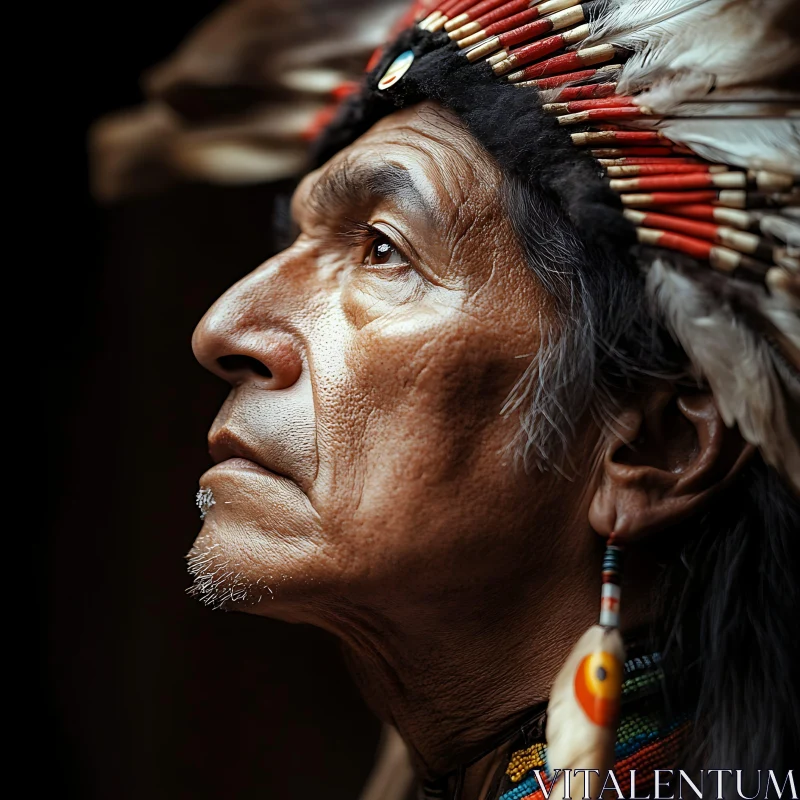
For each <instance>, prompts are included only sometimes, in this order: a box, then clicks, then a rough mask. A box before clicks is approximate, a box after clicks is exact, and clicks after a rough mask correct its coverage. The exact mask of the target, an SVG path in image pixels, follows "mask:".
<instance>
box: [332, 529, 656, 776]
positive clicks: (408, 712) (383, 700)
mask: <svg viewBox="0 0 800 800" xmlns="http://www.w3.org/2000/svg"><path fill="white" fill-rule="evenodd" d="M585 542H586V545H585V547H583V548H582V552H580V553H576V554H574V556H573V557H571V558H570V559H569V560H565V561H564V565H563V566H564V567H565V569H563V570H562V569H559V568H558V567H557V566H556V567H553V566H551V565H549V564H540V565H539V567H538V569H535V570H532V571H531V570H524V572H526V573H527V576H523V575H519V574H514V573H515V571H514V570H510V571H509V574H508V575H506V576H505V577H504V578H503V579H500V580H496V581H495V582H494V587H495V589H494V591H492V590H491V589H490V588H489V587H488V586H484V587H475V588H473V589H472V590H470V591H468V592H467V591H465V592H462V593H449V594H448V596H447V598H446V600H445V601H443V602H440V603H436V604H432V603H431V601H430V599H429V598H427V599H426V602H425V603H421V604H419V605H416V606H413V607H412V606H410V605H409V604H408V599H407V598H406V600H405V605H403V607H402V609H401V610H398V607H399V606H400V604H399V603H396V604H394V607H393V608H392V609H391V613H390V614H384V613H375V611H374V609H372V610H370V612H368V613H367V612H364V610H363V608H361V609H359V610H355V609H352V608H351V609H350V610H349V611H346V612H345V613H344V614H343V615H342V616H339V614H337V616H338V617H339V619H338V620H337V624H335V625H334V626H331V627H335V629H336V633H337V634H338V635H339V636H340V637H341V638H343V639H344V641H345V644H346V652H347V656H348V660H349V663H350V666H351V669H352V672H353V673H354V675H355V677H356V680H357V682H358V684H359V686H360V688H361V690H362V693H363V694H364V696H365V698H366V700H367V702H368V703H369V704H370V706H371V707H372V708H373V710H374V711H375V712H376V714H377V715H378V716H379V717H380V718H381V719H382V720H383V721H385V722H387V723H389V724H391V725H393V726H394V727H395V728H397V730H398V731H399V732H400V735H401V736H402V738H403V739H404V741H405V743H406V745H407V747H408V748H409V751H410V754H411V757H412V760H413V763H414V766H415V768H416V770H417V772H418V774H420V775H421V776H423V777H425V776H440V775H443V774H446V773H447V772H449V771H451V770H453V769H454V768H456V767H458V766H460V765H462V764H464V763H467V762H471V761H473V760H474V759H476V758H478V757H480V756H482V755H484V754H486V752H487V751H488V750H490V749H491V747H492V746H493V745H494V744H500V741H499V740H500V739H501V738H502V736H503V735H504V734H505V733H506V732H507V731H508V728H509V725H510V724H513V722H514V720H515V719H518V718H519V717H520V716H521V715H523V714H524V713H525V711H526V710H528V709H530V708H531V707H533V706H535V705H537V704H540V703H544V702H546V700H547V697H548V695H549V691H550V686H551V684H552V682H553V679H554V678H555V675H556V674H557V673H558V671H559V669H560V668H561V666H562V664H563V663H564V661H565V659H566V657H567V654H568V653H569V651H570V649H571V648H572V646H573V645H574V643H575V642H576V640H577V639H578V637H579V636H580V635H581V634H582V633H583V631H584V630H586V628H588V627H589V626H590V625H592V624H593V623H595V622H596V620H597V614H598V609H599V594H600V563H601V557H602V550H603V546H602V542H601V541H600V540H599V539H597V538H596V537H591V535H589V534H588V533H587V536H586V537H585ZM629 600H633V598H628V596H627V592H626V601H629ZM633 605H634V604H633V603H632V602H626V618H627V619H628V622H629V624H639V623H640V622H641V615H638V614H633V615H632V614H629V613H627V612H628V611H629V610H632V609H633ZM543 609H547V612H546V613H545V612H544V611H543ZM341 610H342V608H341V605H340V606H339V609H338V611H341ZM387 617H388V618H387ZM631 617H633V618H631Z"/></svg>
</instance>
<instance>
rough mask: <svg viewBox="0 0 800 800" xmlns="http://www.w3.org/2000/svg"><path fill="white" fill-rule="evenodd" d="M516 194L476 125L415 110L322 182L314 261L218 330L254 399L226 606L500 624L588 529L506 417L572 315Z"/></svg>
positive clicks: (202, 546)
mask: <svg viewBox="0 0 800 800" xmlns="http://www.w3.org/2000/svg"><path fill="white" fill-rule="evenodd" d="M500 189H501V175H500V173H499V170H498V169H497V167H496V166H495V165H494V163H493V162H492V161H491V159H490V157H489V156H488V155H487V154H486V153H485V152H484V151H483V150H482V149H481V147H480V146H479V145H478V144H477V143H476V142H475V141H474V140H473V139H472V138H471V137H470V135H469V134H468V133H467V132H466V131H465V129H464V128H463V126H462V125H461V124H460V123H459V122H458V120H457V119H456V118H455V117H454V116H452V115H450V114H449V113H446V112H444V111H442V110H440V109H438V108H437V107H435V106H433V105H431V104H423V105H421V106H418V107H416V108H414V109H410V110H405V111H401V112H397V113H395V114H393V115H391V116H390V117H387V118H386V119H384V120H383V121H382V122H380V123H379V124H377V125H376V126H375V127H374V128H373V129H372V130H370V131H369V132H368V133H367V134H366V135H364V136H363V137H362V138H361V139H359V140H358V141H357V142H355V143H354V144H353V145H352V146H350V147H349V148H347V149H346V150H344V151H342V152H341V153H339V154H338V155H337V156H336V157H335V158H334V159H332V161H330V162H329V163H328V164H326V165H325V166H324V167H323V168H321V169H320V170H317V171H316V172H314V173H312V174H311V175H309V176H307V177H306V178H305V180H304V181H303V182H302V184H301V185H300V187H299V188H298V190H297V192H296V194H295V197H294V200H293V216H294V219H295V221H296V223H297V225H298V228H299V236H298V238H297V240H296V241H295V243H294V244H293V245H292V246H291V247H289V248H288V249H287V250H285V251H284V252H282V253H280V254H278V255H277V256H275V257H274V258H272V259H270V260H269V261H267V262H266V263H264V264H263V265H262V266H261V267H259V268H258V269H257V270H255V271H254V272H253V273H251V274H250V275H249V276H247V277H246V278H244V279H243V280H241V281H240V282H239V283H238V284H236V285H235V286H233V287H232V288H231V289H230V290H229V291H228V292H227V293H226V294H225V295H224V296H223V297H222V298H220V300H219V301H218V302H217V303H216V304H215V305H214V306H213V307H212V308H211V309H210V311H209V312H208V313H207V314H206V316H205V318H204V319H203V321H202V322H201V323H200V325H199V326H198V328H197V331H196V332H195V337H194V347H195V352H196V354H197V357H198V359H199V360H200V361H201V362H202V363H203V364H204V365H205V366H206V367H207V368H208V369H210V370H212V371H213V372H215V373H216V374H218V375H219V376H221V377H223V378H224V379H225V380H227V381H229V382H230V383H231V385H232V387H233V388H232V391H231V394H230V395H229V397H228V399H227V400H226V402H225V404H224V405H223V407H222V409H221V410H220V412H219V414H218V416H217V419H216V421H215V422H214V425H213V427H212V429H211V432H210V437H209V439H210V446H211V453H212V455H213V457H214V460H215V461H216V462H217V465H216V466H215V467H213V468H212V469H210V470H209V471H208V472H206V473H205V475H204V476H203V477H202V479H201V481H200V483H201V486H202V487H205V488H208V489H210V490H211V491H212V492H213V496H214V499H215V505H214V506H213V507H212V508H211V510H210V512H209V514H208V515H207V517H206V519H205V523H204V527H203V530H202V532H201V534H200V536H199V538H198V540H197V543H196V545H195V548H194V550H193V555H192V568H193V570H194V571H196V572H197V579H196V580H197V587H198V589H199V591H201V592H204V593H205V594H206V597H207V599H208V600H209V601H210V602H215V603H216V602H221V603H225V604H226V605H238V606H241V607H244V608H248V609H250V610H252V611H255V612H256V613H264V614H270V615H273V616H279V617H282V618H285V619H291V620H309V621H314V622H316V623H317V624H322V625H324V626H327V627H330V628H332V629H337V628H338V627H339V621H340V619H341V618H342V617H346V616H347V615H348V614H359V613H364V612H363V610H364V609H369V612H370V613H378V614H380V613H381V612H386V613H391V614H397V613H400V614H408V615H414V614H419V613H424V609H425V608H426V607H428V604H429V602H430V601H431V600H436V601H444V602H448V600H449V599H450V598H451V599H452V601H453V602H457V601H459V598H462V600H463V598H464V597H467V598H470V599H471V601H472V602H473V603H474V605H475V607H478V606H480V605H481V604H482V603H483V602H484V601H485V599H486V593H487V592H489V593H491V592H495V591H505V590H506V588H505V587H506V584H505V583H504V582H503V583H502V584H501V585H499V584H498V577H499V576H503V575H505V576H508V583H507V586H513V580H512V578H513V576H514V574H515V570H517V569H518V570H522V569H523V568H527V567H526V566H524V564H528V563H529V558H530V556H531V549H532V548H534V549H535V548H540V549H541V552H538V553H534V554H533V555H534V557H536V558H537V560H539V561H541V562H544V561H545V560H546V558H547V556H548V554H551V553H552V552H555V546H554V540H557V539H558V535H559V532H560V531H561V530H563V529H564V528H566V527H568V526H569V525H570V524H571V522H572V521H573V520H575V519H580V518H582V519H584V520H585V518H586V503H585V502H584V500H583V499H581V498H582V487H580V486H577V485H575V484H571V483H569V482H567V481H564V480H558V479H556V478H553V477H552V476H551V475H548V474H541V473H538V472H537V473H533V474H526V472H525V471H524V470H522V469H520V468H519V467H518V465H517V464H515V459H514V442H515V440H516V438H517V436H518V432H519V418H518V416H517V415H516V414H507V415H506V414H502V413H501V409H502V408H503V405H504V402H505V401H506V399H507V398H508V396H509V394H510V393H511V391H512V390H513V388H514V386H515V384H516V383H517V381H518V380H519V379H520V377H521V376H522V375H523V374H524V372H525V370H526V368H527V367H528V365H529V363H530V359H531V356H532V354H534V353H536V351H537V349H538V348H539V346H540V338H539V337H540V330H542V329H543V328H546V324H544V323H547V322H548V321H549V320H551V319H552V318H553V316H554V315H553V311H552V306H551V302H550V300H549V298H548V296H547V295H546V294H545V292H544V291H543V289H542V288H541V286H540V285H539V284H538V283H537V281H536V279H535V278H534V276H533V273H532V272H531V271H530V269H529V267H528V266H527V264H526V261H525V258H524V256H523V253H522V251H521V249H520V248H519V246H518V244H517V242H516V240H515V237H514V233H513V231H512V228H511V224H510V222H509V220H508V219H507V217H506V215H505V213H504V210H503V203H502V200H501V196H500ZM576 448H577V452H586V453H588V452H589V451H590V450H591V442H589V441H588V437H587V436H584V441H580V437H579V441H578V443H577V445H576ZM520 548H524V550H525V558H524V559H522V558H520V555H521V551H520ZM559 558H560V559H561V560H562V561H563V560H564V559H570V558H574V559H575V560H576V562H577V561H578V560H579V558H580V555H579V554H578V553H575V554H574V555H572V556H571V555H570V553H569V552H561V553H560V554H559ZM540 580H542V581H543V582H547V581H548V580H549V578H548V575H547V574H543V575H541V576H540Z"/></svg>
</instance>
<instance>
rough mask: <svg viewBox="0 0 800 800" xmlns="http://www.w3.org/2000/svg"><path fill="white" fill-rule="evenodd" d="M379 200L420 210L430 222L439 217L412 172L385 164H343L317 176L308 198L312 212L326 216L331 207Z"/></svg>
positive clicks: (384, 162) (370, 202)
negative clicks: (318, 177) (316, 181)
mask: <svg viewBox="0 0 800 800" xmlns="http://www.w3.org/2000/svg"><path fill="white" fill-rule="evenodd" d="M379 200H393V201H395V202H396V203H398V205H399V206H400V207H401V208H402V207H410V208H411V209H412V210H414V211H421V212H423V215H424V216H425V217H426V218H427V221H428V222H430V223H434V222H435V220H436V219H437V218H438V217H440V216H441V215H440V213H437V212H436V210H435V209H434V207H433V206H432V204H431V201H430V199H429V198H428V197H426V193H425V192H424V191H423V190H422V188H421V187H420V186H419V185H418V184H417V183H416V182H415V181H414V179H413V177H412V176H411V173H410V172H409V171H408V170H407V169H404V168H403V167H400V166H398V165H396V164H392V163H390V162H388V161H382V162H380V163H378V164H363V163H356V164H353V163H352V162H348V161H343V162H341V163H339V164H337V165H336V166H334V167H332V168H331V169H329V170H327V171H326V172H325V173H324V174H323V175H322V176H321V177H320V179H319V181H318V183H317V185H316V186H314V188H313V190H312V191H311V193H310V196H309V198H308V202H309V205H310V206H311V209H312V210H313V211H314V212H315V213H316V214H318V215H322V216H324V215H329V214H330V213H331V209H334V208H336V209H352V208H364V207H366V206H368V205H371V204H374V203H375V202H376V201H379Z"/></svg>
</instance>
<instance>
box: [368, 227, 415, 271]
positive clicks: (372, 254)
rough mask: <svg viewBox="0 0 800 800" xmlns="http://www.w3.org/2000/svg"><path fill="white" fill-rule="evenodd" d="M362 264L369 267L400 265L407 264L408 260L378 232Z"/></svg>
mask: <svg viewBox="0 0 800 800" xmlns="http://www.w3.org/2000/svg"><path fill="white" fill-rule="evenodd" d="M364 264H365V265H367V266H370V267H387V266H388V267H401V266H405V265H406V264H408V260H407V259H406V257H405V256H404V255H403V254H402V253H401V252H400V251H399V250H398V249H397V248H396V247H395V246H394V244H392V242H391V241H390V240H389V239H388V238H387V237H386V236H384V235H383V234H378V235H377V236H376V237H375V238H374V239H373V240H372V243H371V244H370V247H369V252H368V253H367V255H366V258H365V259H364Z"/></svg>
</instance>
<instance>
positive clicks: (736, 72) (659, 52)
mask: <svg viewBox="0 0 800 800" xmlns="http://www.w3.org/2000/svg"><path fill="white" fill-rule="evenodd" d="M794 5H795V0H611V1H610V3H609V7H608V10H607V12H606V13H604V14H603V15H602V19H601V20H599V21H598V23H597V24H596V26H595V33H594V34H593V36H592V37H591V38H590V39H589V40H588V41H587V44H599V43H601V42H608V43H611V44H614V45H617V46H619V47H621V48H625V49H627V50H630V51H632V52H633V55H631V57H630V58H629V59H628V60H627V61H626V63H625V65H624V67H623V69H622V72H621V74H620V76H619V79H618V92H619V93H620V94H630V93H636V92H641V94H640V95H639V96H638V97H637V102H638V103H640V104H641V105H644V106H647V107H648V108H650V109H652V110H653V111H654V112H656V113H658V114H662V115H670V116H673V117H681V119H665V120H663V121H662V122H660V123H659V124H658V128H659V130H661V131H663V132H664V133H665V134H666V135H667V136H668V137H669V138H670V139H672V140H673V141H675V142H679V143H681V144H686V145H688V146H689V147H691V148H692V149H693V150H695V151H696V152H697V153H698V154H699V155H701V156H703V157H704V158H707V159H710V160H711V161H716V162H722V163H727V164H733V165H736V166H740V167H749V168H753V169H770V170H774V171H778V172H789V173H792V174H800V122H799V121H798V120H797V118H796V117H795V118H794V119H790V118H787V117H784V112H785V110H786V106H781V105H780V104H779V103H773V105H772V107H769V106H768V105H767V107H766V108H764V107H761V108H759V109H758V110H756V107H755V106H750V107H749V108H748V107H746V106H747V104H746V103H745V104H742V103H737V102H735V101H736V100H741V99H745V100H750V99H753V98H757V99H758V100H760V101H762V103H763V102H765V101H766V103H767V104H768V103H769V101H779V100H781V99H786V98H787V97H789V93H788V92H787V91H786V89H785V88H784V87H785V85H786V76H787V74H789V73H790V71H791V70H793V69H794V70H797V69H798V67H800V47H798V46H797V42H796V41H795V36H794V35H793V31H792V28H793V27H794V26H792V25H791V24H790V23H791V21H792V19H793V17H794V15H796V13H797V8H796V7H793V6H794ZM712 90H713V94H711V92H712ZM794 99H795V100H796V99H797V95H796V94H795V95H794ZM699 100H713V101H714V102H713V103H712V102H709V103H704V104H703V105H702V106H698V105H696V103H697V101H699ZM721 100H725V101H728V102H720V101H721ZM754 114H758V115H759V116H760V117H761V118H760V119H757V120H748V119H742V118H743V117H750V116H753V115H754ZM686 117H691V119H685V118H686ZM781 117H784V118H781ZM734 119H735V120H736V124H731V122H732V120H734ZM744 126H747V130H745V129H744Z"/></svg>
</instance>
